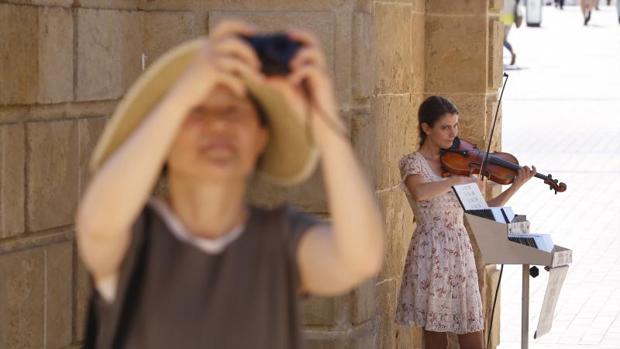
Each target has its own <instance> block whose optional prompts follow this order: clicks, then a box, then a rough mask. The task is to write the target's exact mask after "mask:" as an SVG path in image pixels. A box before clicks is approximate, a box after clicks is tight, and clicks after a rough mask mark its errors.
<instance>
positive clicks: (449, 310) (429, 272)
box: [396, 96, 536, 349]
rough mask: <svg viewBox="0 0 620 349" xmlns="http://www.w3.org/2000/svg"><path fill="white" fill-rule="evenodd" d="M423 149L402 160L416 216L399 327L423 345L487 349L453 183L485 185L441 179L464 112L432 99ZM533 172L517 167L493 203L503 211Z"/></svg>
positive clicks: (422, 124) (424, 118) (425, 109)
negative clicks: (414, 331) (451, 340)
mask: <svg viewBox="0 0 620 349" xmlns="http://www.w3.org/2000/svg"><path fill="white" fill-rule="evenodd" d="M418 124H419V131H420V148H419V149H418V151H416V152H413V153H411V154H408V155H406V156H404V157H403V158H402V159H401V160H400V163H399V167H400V172H401V177H402V183H403V189H404V190H405V193H406V195H407V199H408V201H409V204H410V205H411V209H412V210H413V213H414V215H415V217H416V223H417V225H416V230H415V232H414V234H413V238H412V240H411V243H410V246H409V251H408V254H407V259H406V262H405V267H404V271H403V277H402V284H401V289H400V294H399V300H398V304H397V310H396V322H398V323H399V324H402V325H409V326H413V325H416V326H421V327H423V329H424V342H425V343H426V348H446V347H447V344H448V341H447V336H446V333H447V332H452V333H456V334H457V335H458V339H459V344H460V347H461V348H462V349H467V348H472V349H473V348H475V349H482V348H483V347H484V344H483V336H482V331H483V330H484V317H483V314H482V301H481V298H480V291H479V289H478V276H477V273H476V265H475V260H474V253H473V249H472V246H471V244H470V241H469V237H468V235H467V231H466V230H465V227H464V225H463V210H462V208H461V206H460V204H459V202H458V200H457V198H456V196H455V195H454V193H453V192H452V189H451V188H452V186H453V185H457V184H467V183H472V182H477V183H478V184H479V185H482V182H481V181H480V180H478V179H477V178H475V177H473V176H451V177H448V178H443V177H442V175H441V174H442V172H443V171H442V165H441V161H440V153H441V149H446V148H449V147H450V146H451V145H452V143H453V141H454V139H455V138H456V137H457V135H458V125H459V112H458V109H457V108H456V106H455V105H454V104H453V103H452V102H450V101H449V100H448V99H446V98H444V97H440V96H431V97H429V98H427V99H426V100H425V101H424V102H423V103H422V105H420V109H419V111H418ZM535 173H536V169H535V168H534V167H532V169H530V168H529V167H527V166H526V167H523V168H521V169H520V170H518V173H517V174H516V176H515V178H514V181H513V183H512V185H511V186H510V187H509V188H508V189H506V190H505V191H504V192H502V193H501V194H499V195H498V196H497V197H495V198H493V199H491V200H488V204H489V206H503V205H504V204H505V203H506V202H507V201H508V199H510V197H511V196H512V195H514V194H515V193H516V192H517V191H518V190H519V188H521V186H523V184H525V182H527V181H528V180H529V179H530V178H531V177H532V176H534V174H535Z"/></svg>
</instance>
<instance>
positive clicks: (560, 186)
mask: <svg viewBox="0 0 620 349" xmlns="http://www.w3.org/2000/svg"><path fill="white" fill-rule="evenodd" d="M544 182H545V184H547V185H548V186H549V190H554V191H555V193H556V194H557V193H558V192H560V193H562V192H564V191H566V184H564V182H559V183H558V180H557V179H554V178H553V177H552V176H551V174H548V175H547V177H545V180H544Z"/></svg>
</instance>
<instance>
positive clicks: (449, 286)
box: [396, 152, 484, 334]
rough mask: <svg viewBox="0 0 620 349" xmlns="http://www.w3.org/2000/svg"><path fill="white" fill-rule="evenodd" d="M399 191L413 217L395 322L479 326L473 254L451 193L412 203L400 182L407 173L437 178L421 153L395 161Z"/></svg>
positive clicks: (459, 328) (454, 328) (443, 327)
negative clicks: (399, 176)
mask: <svg viewBox="0 0 620 349" xmlns="http://www.w3.org/2000/svg"><path fill="white" fill-rule="evenodd" d="M399 167H400V172H401V177H402V182H403V185H402V187H403V189H404V190H405V193H406V195H407V199H408V200H409V204H410V205H411V209H412V210H413V213H414V215H415V218H416V224H417V225H416V229H415V232H414V234H413V238H412V239H411V243H410V245H409V250H408V253H407V259H406V261H405V268H404V271H403V277H402V284H401V287H400V293H399V296H398V304H397V308H396V322H397V323H399V324H402V325H417V326H422V327H423V328H424V329H425V330H427V331H434V332H453V333H456V334H465V333H470V332H476V331H481V330H483V329H484V318H483V315H482V303H481V299H480V291H479V289H478V275H477V273H476V263H475V260H474V252H473V249H472V246H471V243H470V241H469V237H468V235H467V231H466V230H465V227H464V225H463V210H462V208H461V206H460V204H459V202H458V199H457V198H456V196H455V194H454V193H453V192H448V193H445V194H442V195H440V196H437V197H435V198H432V199H429V200H420V201H418V202H416V201H414V200H413V198H412V197H411V194H410V193H409V191H408V190H407V188H406V187H405V186H404V181H405V179H406V178H407V177H408V176H410V175H420V176H421V177H422V178H423V180H424V181H425V182H435V181H441V180H443V178H442V177H440V176H438V175H437V174H435V173H434V172H433V170H432V169H431V167H430V165H429V164H428V162H427V161H426V159H425V158H424V157H423V156H422V154H420V153H418V152H415V153H412V154H409V155H406V156H404V157H403V158H402V159H401V160H400V164H399Z"/></svg>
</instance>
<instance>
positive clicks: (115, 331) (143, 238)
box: [83, 206, 152, 349]
mask: <svg viewBox="0 0 620 349" xmlns="http://www.w3.org/2000/svg"><path fill="white" fill-rule="evenodd" d="M151 224H152V217H151V209H150V207H148V206H147V207H145V209H144V211H143V212H142V215H141V217H140V218H139V219H138V223H137V224H136V226H135V228H134V229H133V231H132V233H133V237H132V238H133V241H132V243H131V244H132V245H133V246H130V250H129V251H128V254H127V256H126V258H127V259H126V260H125V261H124V263H126V265H125V270H124V271H122V272H121V274H120V275H119V281H118V290H117V299H116V302H114V305H112V308H111V309H110V313H109V314H107V315H108V316H105V317H103V314H100V313H99V312H98V311H97V310H98V308H97V304H96V303H97V295H96V294H95V291H94V290H93V292H92V293H91V296H90V300H89V304H88V315H87V323H86V332H85V338H84V346H83V348H84V349H95V348H97V349H108V348H110V349H118V348H123V345H124V342H125V340H126V338H127V335H128V332H127V331H128V330H129V328H130V326H127V324H128V323H130V321H131V316H132V314H133V311H132V310H133V307H132V304H134V303H135V302H134V300H135V299H136V298H137V297H138V293H139V290H140V285H141V284H142V278H143V275H144V268H145V265H146V257H147V256H146V255H147V253H148V241H149V235H150V230H151V229H150V228H151Z"/></svg>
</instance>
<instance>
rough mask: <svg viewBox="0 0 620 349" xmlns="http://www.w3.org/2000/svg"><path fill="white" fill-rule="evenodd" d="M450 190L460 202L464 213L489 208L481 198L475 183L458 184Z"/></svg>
mask: <svg viewBox="0 0 620 349" xmlns="http://www.w3.org/2000/svg"><path fill="white" fill-rule="evenodd" d="M452 188H453V189H454V192H455V193H456V196H458V198H459V200H461V204H462V205H463V209H464V210H465V211H469V210H481V209H486V208H489V205H487V201H486V200H485V199H484V197H483V196H482V193H481V192H480V188H478V185H477V184H476V183H469V184H458V185H455V186H452Z"/></svg>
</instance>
